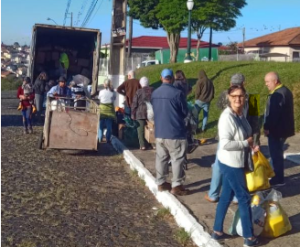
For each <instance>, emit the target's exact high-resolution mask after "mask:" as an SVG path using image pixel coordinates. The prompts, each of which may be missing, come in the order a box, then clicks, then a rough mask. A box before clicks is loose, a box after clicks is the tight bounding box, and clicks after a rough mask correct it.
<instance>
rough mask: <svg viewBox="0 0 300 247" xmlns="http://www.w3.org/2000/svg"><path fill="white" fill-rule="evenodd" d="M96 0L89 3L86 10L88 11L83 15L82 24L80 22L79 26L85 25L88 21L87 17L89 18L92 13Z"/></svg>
mask: <svg viewBox="0 0 300 247" xmlns="http://www.w3.org/2000/svg"><path fill="white" fill-rule="evenodd" d="M97 2H98V0H96V1H95V0H94V1H93V2H92V4H91V6H90V8H89V10H88V12H87V14H86V16H85V19H84V21H83V22H82V24H81V27H85V25H86V24H87V22H88V21H89V19H90V18H91V15H92V13H93V11H94V9H95V6H96V4H97Z"/></svg>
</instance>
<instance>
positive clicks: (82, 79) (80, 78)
mask: <svg viewBox="0 0 300 247" xmlns="http://www.w3.org/2000/svg"><path fill="white" fill-rule="evenodd" d="M73 81H74V82H75V84H77V85H78V84H82V85H83V86H85V87H87V86H88V85H89V84H90V79H89V78H87V77H85V76H83V75H80V74H78V75H75V76H73Z"/></svg>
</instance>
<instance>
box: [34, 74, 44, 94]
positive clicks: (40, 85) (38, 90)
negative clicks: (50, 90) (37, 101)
mask: <svg viewBox="0 0 300 247" xmlns="http://www.w3.org/2000/svg"><path fill="white" fill-rule="evenodd" d="M45 86H46V82H45V81H44V80H40V79H39V78H37V79H36V80H35V82H34V85H33V89H34V92H35V94H40V95H43V94H44V93H45Z"/></svg>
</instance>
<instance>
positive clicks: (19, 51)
mask: <svg viewBox="0 0 300 247" xmlns="http://www.w3.org/2000/svg"><path fill="white" fill-rule="evenodd" d="M29 51H30V47H29V46H26V45H24V46H17V47H16V46H14V45H13V46H10V45H5V44H3V43H2V44H1V77H5V76H6V75H8V74H14V75H15V76H16V77H20V76H21V77H23V76H26V72H27V67H28V61H29V60H28V57H29Z"/></svg>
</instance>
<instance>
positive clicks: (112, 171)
mask: <svg viewBox="0 0 300 247" xmlns="http://www.w3.org/2000/svg"><path fill="white" fill-rule="evenodd" d="M14 93H15V92H12V93H6V92H4V93H3V92H2V100H1V104H2V107H1V110H2V115H1V120H2V124H1V144H2V145H1V155H2V157H1V159H2V160H1V161H2V170H1V185H2V191H1V194H2V197H1V204H2V207H1V214H2V222H1V225H2V232H1V235H2V238H1V244H2V246H18V247H35V246H36V247H38V246H47V247H48V246H49V247H51V246H53V247H54V246H55V247H57V246H80V247H81V246H97V247H100V246H151V247H152V246H182V244H180V240H181V239H182V238H180V237H179V238H176V236H180V232H179V228H178V227H177V226H176V225H175V223H174V222H173V220H172V219H171V218H170V216H168V215H166V216H159V215H160V214H159V213H158V212H162V209H161V206H160V205H159V204H158V203H157V202H156V200H155V198H154V197H153V196H152V194H151V193H150V192H149V191H148V190H147V189H145V186H144V185H143V183H142V182H141V180H139V178H138V177H137V176H136V174H135V173H134V172H132V171H130V170H129V168H127V165H126V164H125V162H124V161H123V159H122V156H120V155H118V154H117V153H116V152H115V151H114V149H113V148H112V146H110V145H109V144H101V145H100V149H99V151H98V152H85V153H82V154H77V155H74V154H73V155H70V154H66V153H63V152H61V151H57V150H38V149H37V143H38V138H39V134H40V132H41V131H42V127H41V126H38V127H34V134H32V135H23V134H22V126H21V116H20V112H18V111H17V110H16V107H17V104H18V101H16V100H15V99H10V98H11V97H14ZM162 215H164V214H162ZM186 246H193V244H192V243H191V241H188V242H187V244H186Z"/></svg>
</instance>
